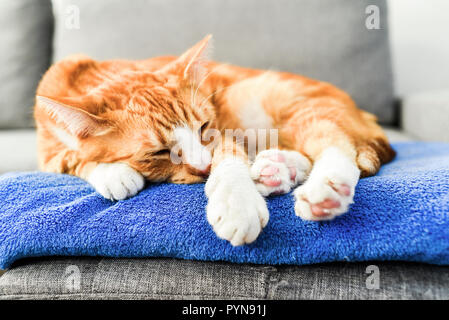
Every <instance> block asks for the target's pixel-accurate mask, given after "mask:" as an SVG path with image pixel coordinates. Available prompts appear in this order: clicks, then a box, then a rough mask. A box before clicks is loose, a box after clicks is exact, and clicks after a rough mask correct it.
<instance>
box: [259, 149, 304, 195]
mask: <svg viewBox="0 0 449 320" xmlns="http://www.w3.org/2000/svg"><path fill="white" fill-rule="evenodd" d="M310 168H311V164H310V161H309V160H308V159H307V158H306V157H304V156H303V155H302V154H300V153H299V152H296V151H287V150H278V149H269V150H264V151H262V152H260V153H259V154H258V155H257V157H256V159H255V161H254V164H253V165H252V167H251V178H252V179H253V180H254V181H255V183H256V187H257V190H259V192H260V193H261V194H262V195H263V196H268V195H270V194H283V193H288V192H290V190H291V189H292V188H293V187H294V186H296V185H298V184H299V183H301V182H303V181H304V180H305V179H306V177H307V174H308V173H309V171H310Z"/></svg>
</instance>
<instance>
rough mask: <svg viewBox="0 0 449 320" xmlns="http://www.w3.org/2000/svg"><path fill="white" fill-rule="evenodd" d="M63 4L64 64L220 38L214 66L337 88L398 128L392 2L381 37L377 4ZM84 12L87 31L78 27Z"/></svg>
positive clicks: (231, 0) (113, 0)
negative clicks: (277, 73) (266, 71)
mask: <svg viewBox="0 0 449 320" xmlns="http://www.w3.org/2000/svg"><path fill="white" fill-rule="evenodd" d="M55 3H56V4H57V5H58V6H57V8H56V33H55V40H54V50H55V52H54V55H55V59H56V60H59V59H61V58H63V57H64V56H66V55H68V54H72V53H80V52H82V53H86V54H88V55H91V56H93V57H94V58H97V59H109V58H128V59H138V58H148V57H152V56H157V55H166V54H180V53H181V52H183V50H185V49H186V48H188V47H189V46H191V45H193V44H194V43H195V42H197V41H198V40H200V39H201V38H202V37H204V36H205V35H206V34H208V33H212V34H213V35H214V38H215V42H214V44H215V50H214V55H213V58H214V60H218V61H223V62H230V63H235V64H238V65H242V66H247V67H255V68H270V69H277V70H283V71H290V72H294V73H299V74H303V75H306V76H309V77H312V78H317V79H320V80H324V81H329V82H331V83H334V84H336V85H337V86H339V87H341V88H342V89H344V90H346V91H348V92H349V93H350V94H351V95H352V96H353V98H354V99H355V100H356V102H357V103H358V104H359V106H360V107H362V108H364V109H366V110H369V111H371V112H373V113H375V114H376V115H377V116H378V117H379V118H380V120H381V121H382V122H384V123H392V122H393V121H394V119H393V115H394V113H393V87H392V75H391V66H390V54H389V44H388V28H387V12H386V3H385V1H376V2H375V5H377V7H378V8H379V9H380V29H379V30H368V29H367V28H366V26H365V19H366V18H367V16H368V15H367V14H366V13H365V9H366V7H367V6H368V5H371V4H373V1H369V0H362V1H360V0H359V1H347V0H245V1H242V0H228V1H205V0H183V1H179V0H133V1H122V0H95V1H91V0H60V1H55ZM73 5H74V6H75V7H73ZM70 6H72V7H70ZM73 8H75V10H73ZM77 11H79V28H77V27H78V25H77V20H76V19H75V20H73V14H76V12H77ZM68 19H69V20H68ZM67 22H69V23H67Z"/></svg>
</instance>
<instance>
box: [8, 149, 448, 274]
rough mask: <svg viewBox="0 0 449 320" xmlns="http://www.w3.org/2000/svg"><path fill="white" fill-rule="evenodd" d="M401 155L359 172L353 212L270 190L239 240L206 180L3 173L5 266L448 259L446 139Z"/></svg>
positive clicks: (441, 262)
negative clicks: (31, 261) (130, 181)
mask: <svg viewBox="0 0 449 320" xmlns="http://www.w3.org/2000/svg"><path fill="white" fill-rule="evenodd" d="M394 148H395V149H396V151H397V152H398V156H397V158H396V160H395V161H393V162H392V163H390V164H388V165H386V166H384V167H383V168H382V170H381V171H380V173H379V174H378V175H377V176H375V177H370V178H366V179H362V180H361V181H360V183H359V185H358V187H357V189H356V196H355V204H354V205H353V206H352V207H351V209H350V211H349V212H348V213H347V214H345V215H343V216H341V217H338V218H337V219H335V220H333V221H330V222H307V221H302V220H301V219H300V218H298V217H296V216H295V214H294V212H293V197H292V195H291V194H288V195H283V196H277V197H272V198H269V199H268V207H269V210H270V213H271V217H270V222H269V223H268V225H267V227H266V228H265V229H264V231H263V233H262V234H261V235H260V236H259V238H258V239H257V241H256V242H254V243H252V244H250V245H246V246H241V247H232V246H231V245H230V244H229V243H228V242H226V241H224V240H220V239H218V238H217V237H216V236H215V234H214V233H213V231H212V228H211V227H210V226H209V225H208V223H207V220H206V216H205V210H204V208H205V206H206V197H205V195H204V191H203V187H204V186H203V185H201V184H200V185H173V184H158V185H150V186H148V187H147V188H146V189H145V190H143V191H142V192H141V193H139V194H138V195H137V196H136V197H134V198H131V199H128V200H124V201H119V202H111V201H108V200H105V199H103V198H102V197H101V196H100V195H99V194H97V193H96V192H95V191H94V190H93V189H92V187H91V186H90V185H89V184H87V183H86V182H84V181H83V180H81V179H79V178H76V177H73V176H68V175H62V174H48V173H37V172H35V173H10V174H6V175H3V176H1V177H0V268H6V267H8V266H10V264H11V263H12V262H14V261H15V260H17V259H20V258H24V257H34V256H51V255H63V256H64V255H65V256H108V257H161V256H162V257H177V258H184V259H195V260H226V261H231V262H237V263H244V262H251V263H258V264H296V265H301V264H310V263H318V262H328V261H340V260H346V261H364V260H409V261H421V262H427V263H434V264H449V144H437V143H401V144H395V145H394Z"/></svg>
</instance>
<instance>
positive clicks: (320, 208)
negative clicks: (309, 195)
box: [311, 199, 340, 217]
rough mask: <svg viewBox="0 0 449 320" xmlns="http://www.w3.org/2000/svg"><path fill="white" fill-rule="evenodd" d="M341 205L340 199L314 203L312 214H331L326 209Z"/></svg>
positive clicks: (323, 215) (322, 215)
mask: <svg viewBox="0 0 449 320" xmlns="http://www.w3.org/2000/svg"><path fill="white" fill-rule="evenodd" d="M338 207H340V201H337V200H332V199H326V200H324V201H323V202H320V203H316V204H312V205H311V209H312V214H313V215H314V216H317V217H325V216H329V215H330V213H328V212H326V209H335V208H338Z"/></svg>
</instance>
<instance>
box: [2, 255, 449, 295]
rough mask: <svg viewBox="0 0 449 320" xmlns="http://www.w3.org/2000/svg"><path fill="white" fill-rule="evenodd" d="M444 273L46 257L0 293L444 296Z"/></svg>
mask: <svg viewBox="0 0 449 320" xmlns="http://www.w3.org/2000/svg"><path fill="white" fill-rule="evenodd" d="M369 265H376V266H377V267H378V268H379V273H378V274H379V286H378V289H376V287H375V286H374V287H370V286H368V287H367V284H366V283H367V278H368V277H369V276H372V273H367V266H369ZM368 270H369V269H368ZM448 271H449V267H438V266H432V265H423V264H415V263H394V262H389V263H377V262H373V263H334V264H322V265H311V266H302V267H297V266H281V267H273V266H257V265H237V264H230V263H223V262H200V261H188V260H176V259H101V258H53V259H50V258H49V259H39V260H23V261H21V262H19V263H18V264H16V265H15V266H14V267H13V268H12V269H11V270H9V271H7V272H6V273H5V274H4V275H3V276H2V277H1V278H0V299H449V272H448ZM370 272H372V271H370ZM369 284H371V285H372V282H370V281H369Z"/></svg>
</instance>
